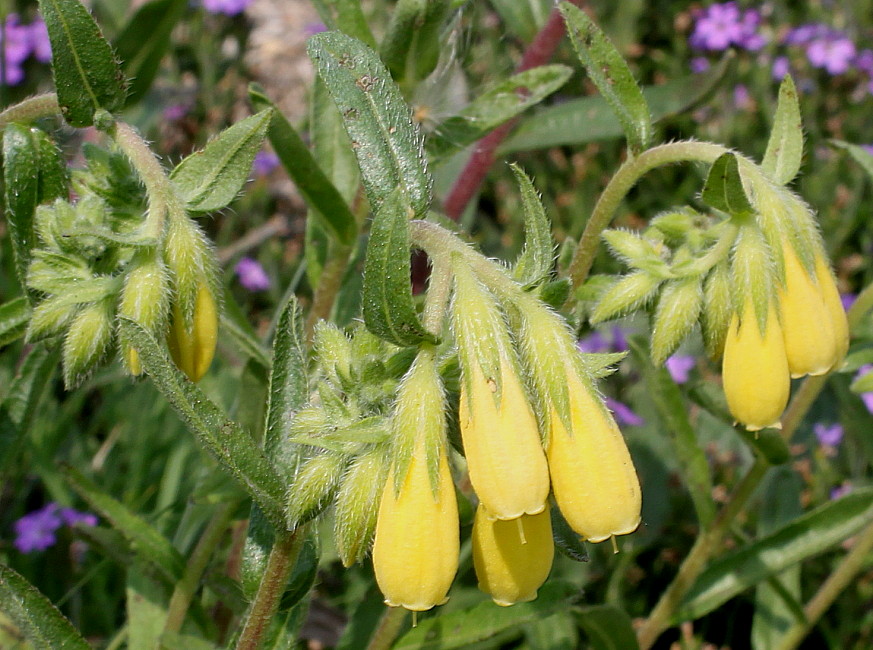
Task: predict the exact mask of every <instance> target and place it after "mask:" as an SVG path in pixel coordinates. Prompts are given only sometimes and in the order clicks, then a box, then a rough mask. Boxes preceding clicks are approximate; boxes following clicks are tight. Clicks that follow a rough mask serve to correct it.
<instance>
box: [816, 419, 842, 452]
mask: <svg viewBox="0 0 873 650" xmlns="http://www.w3.org/2000/svg"><path fill="white" fill-rule="evenodd" d="M812 430H813V432H814V433H815V437H816V438H818V444H820V445H822V446H826V447H838V446H839V444H840V443H841V442H842V441H843V425H841V424H840V423H839V422H835V423H834V424H825V423H824V422H818V423H816V424H815V425H814V426H813V427H812Z"/></svg>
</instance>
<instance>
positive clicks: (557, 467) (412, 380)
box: [373, 258, 641, 611]
mask: <svg viewBox="0 0 873 650" xmlns="http://www.w3.org/2000/svg"><path fill="white" fill-rule="evenodd" d="M453 270H454V277H455V286H454V289H455V291H454V303H453V307H452V313H453V329H454V335H455V339H456V341H457V347H458V353H459V357H460V361H461V370H462V377H461V394H460V405H459V420H460V430H461V437H462V440H463V446H464V452H465V456H466V463H467V471H468V473H469V477H470V482H471V484H472V486H473V489H474V491H475V492H476V495H477V497H478V499H479V505H478V509H477V511H476V515H475V520H474V525H473V560H474V567H475V570H476V574H477V576H478V579H479V587H480V588H481V589H482V590H483V591H485V592H487V593H489V594H490V595H491V597H492V598H493V599H494V601H495V602H496V603H497V604H499V605H511V604H513V603H516V602H524V601H529V600H533V599H534V598H536V595H537V590H538V589H539V587H540V586H541V585H542V583H543V582H544V581H545V579H546V578H547V576H548V574H549V571H550V570H551V566H552V560H553V557H554V544H553V541H552V524H551V518H550V513H549V492H550V488H551V491H552V493H553V495H554V500H555V503H556V504H557V506H558V508H559V509H560V510H561V513H562V514H563V516H564V517H565V518H566V520H567V522H568V523H569V524H570V526H571V527H572V528H573V529H574V530H575V531H576V532H577V533H578V534H579V535H580V536H581V537H582V538H583V539H585V540H588V541H591V542H599V541H603V540H606V539H609V538H611V537H613V536H615V535H623V534H626V533H630V532H633V531H634V530H635V529H636V528H637V527H638V525H639V522H640V506H641V495H640V485H639V480H638V478H637V475H636V471H635V470H634V467H633V463H632V461H631V458H630V454H629V453H628V449H627V446H626V445H625V442H624V439H623V438H622V435H621V433H620V431H619V430H618V427H617V426H616V424H615V421H614V420H613V418H612V416H611V414H610V413H609V411H608V410H607V409H606V407H605V405H604V404H603V402H602V400H601V399H600V397H599V396H598V394H597V393H596V391H595V388H594V386H593V383H592V380H591V378H590V377H589V375H588V372H587V371H586V369H585V366H584V362H583V360H582V358H581V355H580V353H579V351H578V350H577V348H576V346H575V341H574V339H573V336H572V334H571V332H570V331H569V330H568V329H567V327H566V325H565V324H564V322H563V321H562V320H561V319H560V318H559V317H558V316H557V315H556V314H555V313H553V312H552V311H550V310H549V309H548V308H547V307H546V306H545V305H544V304H542V303H541V302H539V301H538V300H537V299H536V298H533V297H532V296H530V295H529V294H526V293H524V292H523V291H521V288H520V287H519V288H518V291H517V294H514V297H513V299H511V300H509V299H504V301H503V302H501V301H499V300H498V299H497V297H496V296H495V294H494V293H492V291H491V290H490V289H489V288H488V287H487V286H485V285H484V284H483V283H482V282H481V280H480V278H478V277H477V275H476V273H475V272H474V271H473V269H472V268H471V267H470V266H469V265H468V264H467V263H466V262H465V261H464V260H462V259H460V258H458V259H455V264H454V267H453ZM504 298H505V296H504ZM507 302H508V303H509V304H507ZM501 307H502V308H503V309H501ZM507 311H510V312H511V319H512V320H513V323H514V324H515V326H516V327H515V331H514V332H512V334H514V338H513V336H512V335H511V331H510V327H509V325H508V322H507V317H508V316H509V314H508V313H507ZM514 340H515V341H517V343H515V344H513V341H514ZM435 354H436V351H435V349H433V348H431V347H429V346H425V347H424V348H423V349H422V350H421V351H420V352H419V354H418V356H417V358H416V361H415V363H414V364H413V366H412V368H411V369H410V370H409V372H408V373H407V375H406V377H405V378H404V381H403V383H402V385H401V387H400V390H399V393H398V399H397V405H396V409H395V415H394V419H393V425H392V426H393V432H392V435H393V444H394V454H393V465H392V468H391V472H390V474H389V477H388V480H387V483H386V485H385V488H384V491H383V493H382V498H381V503H380V507H379V512H378V518H377V524H376V534H375V541H374V546H373V566H374V569H375V573H376V579H377V582H378V584H379V587H380V588H381V590H382V593H383V594H384V595H385V602H386V603H387V604H389V605H392V606H403V607H405V608H407V609H410V610H413V611H423V610H427V609H430V608H431V607H433V606H435V605H439V604H441V603H442V602H444V601H445V599H446V594H447V592H448V590H449V588H450V586H451V584H452V581H453V579H454V576H455V573H456V571H457V567H458V553H459V522H458V509H457V504H456V501H455V491H454V486H453V482H452V475H451V471H450V468H449V454H448V445H447V441H446V434H445V430H446V415H445V411H446V409H445V397H444V393H443V387H442V384H441V381H440V377H439V374H438V372H437V368H436V364H435V360H434V359H435ZM525 377H527V378H529V380H530V381H529V382H528V381H526V380H525ZM528 384H529V385H528Z"/></svg>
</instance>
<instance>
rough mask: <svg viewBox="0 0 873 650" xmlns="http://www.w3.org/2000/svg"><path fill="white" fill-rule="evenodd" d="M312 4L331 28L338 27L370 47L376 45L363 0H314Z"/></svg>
mask: <svg viewBox="0 0 873 650" xmlns="http://www.w3.org/2000/svg"><path fill="white" fill-rule="evenodd" d="M312 4H314V5H315V8H316V10H317V11H318V15H319V16H321V20H322V21H324V24H325V25H327V27H328V28H329V29H338V30H340V31H341V32H344V33H346V34H348V35H349V36H351V37H352V38H356V39H358V40H359V41H362V42H364V43H366V44H367V45H369V46H370V47H376V39H374V38H373V32H371V31H370V27H369V26H368V25H367V18H366V16H364V10H363V8H362V7H361V0H313V2H312Z"/></svg>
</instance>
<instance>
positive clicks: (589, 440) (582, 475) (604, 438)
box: [548, 366, 642, 542]
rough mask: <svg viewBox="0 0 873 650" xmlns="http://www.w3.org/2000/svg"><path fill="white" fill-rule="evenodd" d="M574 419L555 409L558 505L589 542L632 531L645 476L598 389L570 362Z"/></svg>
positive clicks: (552, 444)
mask: <svg viewBox="0 0 873 650" xmlns="http://www.w3.org/2000/svg"><path fill="white" fill-rule="evenodd" d="M567 388H568V389H569V397H570V424H571V427H572V431H567V429H566V427H565V426H564V423H563V422H562V421H561V418H560V417H559V416H558V414H557V412H556V411H554V410H553V411H552V418H551V424H552V427H551V436H550V438H549V450H548V459H549V470H550V472H551V475H552V490H553V491H554V494H555V501H557V503H558V507H559V508H560V509H561V512H562V513H563V515H564V518H565V519H566V520H567V523H569V524H570V527H571V528H572V529H573V530H575V531H576V532H577V533H579V534H580V535H581V536H582V537H583V538H584V539H586V540H588V541H589V542H602V541H603V540H605V539H609V538H610V537H612V536H613V535H626V534H628V533H632V532H633V531H635V530H636V529H637V527H638V526H639V525H640V508H641V505H642V497H641V493H640V482H639V479H638V478H637V473H636V470H635V469H634V466H633V461H632V460H631V457H630V453H629V452H628V449H627V445H626V444H625V442H624V438H623V437H622V435H621V432H620V431H619V429H618V426H616V424H615V420H613V418H612V416H611V415H610V414H609V412H608V411H607V410H606V407H605V406H604V405H603V403H602V402H601V401H600V399H599V398H598V397H597V396H596V395H595V393H594V391H593V389H592V388H591V387H590V386H588V385H587V384H586V382H584V381H582V379H581V378H580V377H579V376H578V375H577V371H576V369H575V368H573V367H572V366H570V367H568V372H567Z"/></svg>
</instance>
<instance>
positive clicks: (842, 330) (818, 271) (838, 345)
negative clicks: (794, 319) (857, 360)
mask: <svg viewBox="0 0 873 650" xmlns="http://www.w3.org/2000/svg"><path fill="white" fill-rule="evenodd" d="M815 275H816V278H817V279H818V286H819V290H820V291H821V295H822V299H823V300H824V304H825V308H826V309H827V311H828V314H829V315H830V317H831V324H832V325H833V330H834V357H833V363H832V364H831V368H832V369H833V368H836V367H837V366H839V365H840V364H841V363H842V362H843V359H844V358H845V356H846V351H847V350H848V349H849V321H848V320H846V310H845V309H843V301H842V300H840V292H839V291H838V290H837V285H836V283H835V282H834V276H833V275H832V274H831V269H830V267H829V266H828V263H827V260H825V258H824V256H823V255H816V256H815Z"/></svg>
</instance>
